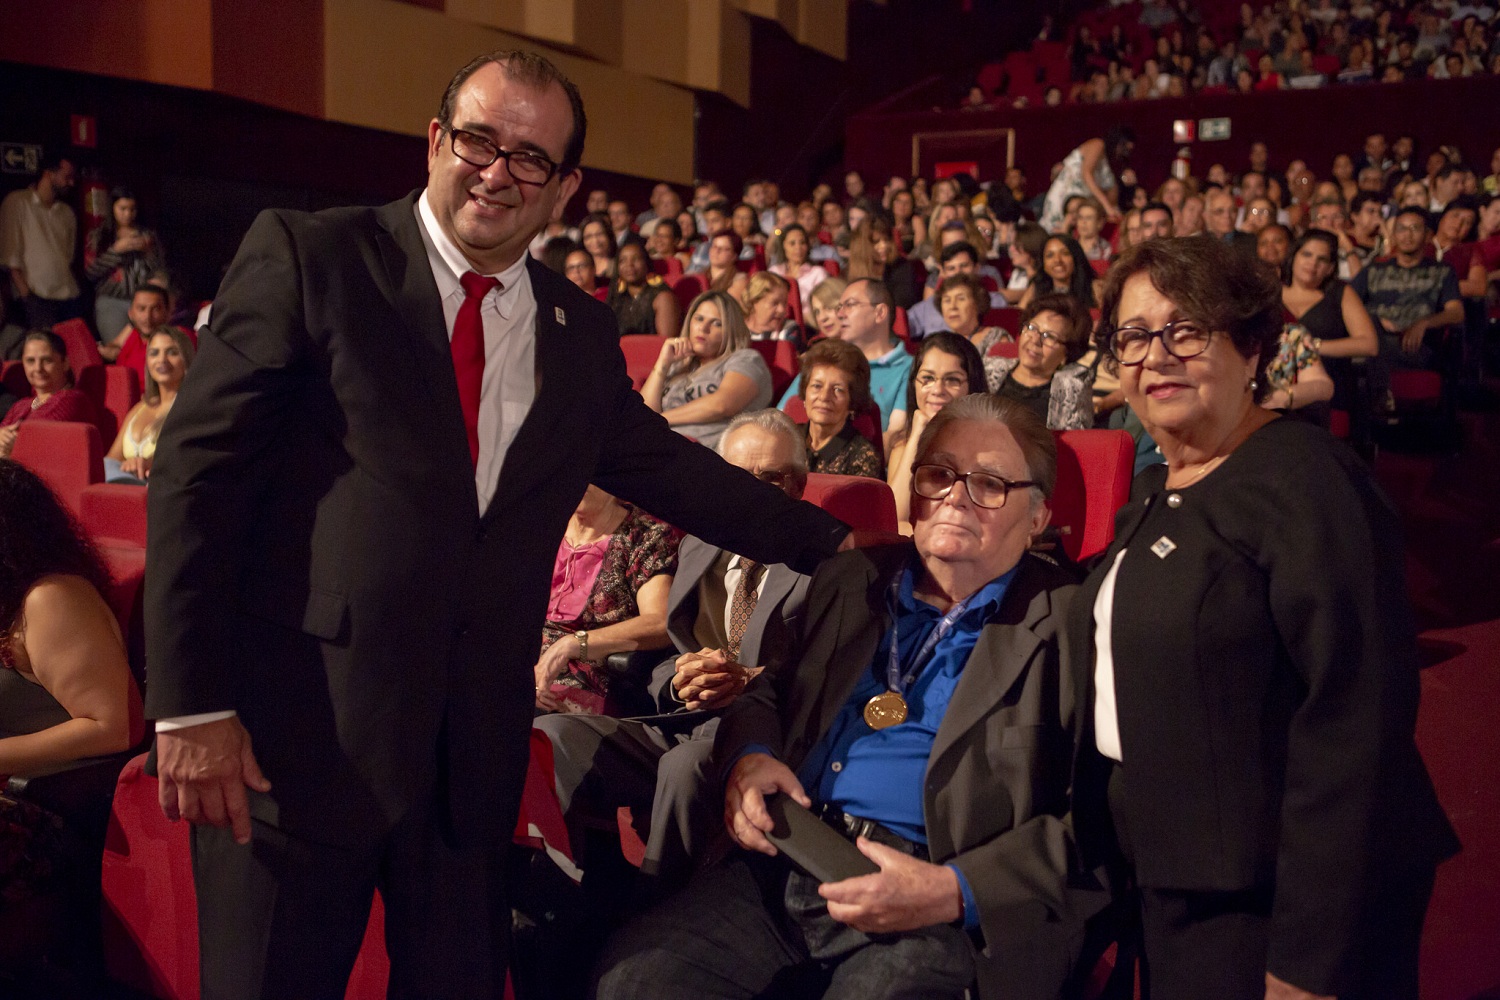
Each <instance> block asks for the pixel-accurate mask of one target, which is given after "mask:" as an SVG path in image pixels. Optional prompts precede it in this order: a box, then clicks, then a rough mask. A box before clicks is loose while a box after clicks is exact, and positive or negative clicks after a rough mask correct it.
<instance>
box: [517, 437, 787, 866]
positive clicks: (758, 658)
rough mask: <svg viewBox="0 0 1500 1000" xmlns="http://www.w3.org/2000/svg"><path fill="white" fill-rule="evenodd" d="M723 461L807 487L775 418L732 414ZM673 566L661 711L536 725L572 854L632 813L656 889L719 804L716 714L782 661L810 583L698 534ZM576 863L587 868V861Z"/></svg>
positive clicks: (657, 685) (660, 677) (658, 675)
mask: <svg viewBox="0 0 1500 1000" xmlns="http://www.w3.org/2000/svg"><path fill="white" fill-rule="evenodd" d="M719 454H720V455H722V456H723V457H724V459H725V461H727V462H729V464H731V465H737V466H739V467H740V468H742V469H745V470H747V471H749V472H751V473H753V474H754V475H755V476H757V477H758V478H760V479H761V480H763V481H765V482H768V483H771V484H773V485H775V486H777V487H779V488H780V489H782V490H783V491H785V492H786V494H787V495H788V496H790V497H791V498H792V499H794V500H796V499H800V498H801V496H802V490H803V487H805V486H806V485H807V449H806V447H805V446H804V444H803V441H802V434H801V432H800V430H799V429H798V428H797V426H796V425H795V424H793V423H792V421H791V419H790V418H789V417H787V415H786V414H784V413H782V412H781V411H779V410H760V411H758V412H754V413H742V414H740V415H739V416H737V417H735V418H734V419H733V420H732V421H730V423H729V427H728V428H727V429H726V430H725V431H724V434H723V436H722V437H721V438H720V439H719ZM677 562H678V568H677V575H676V577H675V578H674V579H673V582H672V589H671V592H670V594H669V595H668V597H667V632H668V634H669V635H670V636H671V638H672V642H673V644H674V645H675V646H676V647H677V652H678V653H679V654H681V655H675V656H672V657H669V658H667V659H666V660H664V661H663V662H662V664H661V665H660V666H659V667H657V668H656V670H655V672H654V674H653V675H652V682H651V695H652V698H653V699H654V700H655V702H656V705H657V708H658V709H659V711H660V712H661V713H662V714H660V715H656V716H648V717H644V718H638V719H611V718H607V717H604V716H597V715H570V714H556V715H548V716H543V717H542V718H540V719H538V720H537V721H536V724H535V728H537V729H540V730H541V731H542V732H543V733H545V734H546V736H547V738H548V739H549V740H551V741H552V749H553V758H554V774H555V777H556V786H557V795H558V799H559V802H560V804H561V806H562V809H563V815H564V817H565V818H566V819H567V821H568V825H569V830H570V835H571V840H572V844H573V848H574V852H575V854H577V853H579V852H580V849H581V845H582V844H583V843H584V842H585V838H584V837H583V836H582V833H583V830H584V829H585V828H586V827H588V826H590V825H595V826H598V825H603V826H606V827H609V826H613V824H614V822H615V815H616V810H617V809H618V808H619V807H620V806H629V807H630V809H631V814H632V817H633V818H634V820H635V823H636V826H637V829H638V830H639V831H640V832H641V834H642V836H643V838H644V839H645V840H646V856H645V860H644V862H643V863H642V866H641V867H642V870H644V871H645V872H647V873H648V874H653V875H656V876H657V881H658V883H659V884H658V887H657V891H664V890H665V889H667V888H672V889H675V888H679V887H680V886H681V884H682V882H684V881H685V880H686V878H687V876H688V875H689V874H690V873H691V869H692V861H693V856H694V854H695V852H699V851H701V848H702V845H703V843H704V840H705V839H706V837H707V836H708V835H711V834H712V831H713V829H714V826H715V824H716V821H717V818H718V815H719V803H718V800H717V798H716V797H714V796H710V795H708V794H706V793H707V791H708V783H707V781H706V779H705V777H704V766H705V764H706V763H707V761H708V757H709V751H710V750H711V749H712V748H713V738H714V733H715V732H716V731H717V729H718V725H719V715H720V712H721V711H722V710H723V709H724V708H725V707H726V706H728V705H729V704H730V703H731V702H733V701H734V700H735V698H736V697H738V695H739V694H740V692H742V691H743V690H744V689H745V685H746V683H747V682H748V681H749V680H750V679H751V678H752V677H754V676H755V675H756V674H758V673H759V672H760V671H761V669H762V668H763V666H764V665H765V664H766V663H768V662H772V661H775V662H781V661H783V660H784V659H785V656H786V647H787V645H788V643H789V640H790V636H789V632H788V626H787V620H788V619H789V618H791V617H793V616H794V615H796V614H797V613H798V612H799V611H800V610H801V608H802V602H803V600H804V599H805V598H806V596H807V583H808V579H809V578H808V577H807V576H805V575H803V574H801V573H797V572H795V571H793V570H792V569H791V568H790V567H788V566H784V565H782V564H780V563H777V564H776V565H773V566H761V565H759V564H758V563H752V562H750V561H749V560H747V559H743V558H742V557H740V556H737V555H735V554H734V553H731V552H726V551H725V550H723V549H720V548H716V547H715V546H713V545H710V544H709V543H707V542H705V541H703V540H702V539H700V538H694V537H688V538H685V539H683V541H682V544H681V546H680V547H679V548H678V556H677ZM747 569H748V570H749V573H748V575H747ZM648 831H649V832H648ZM577 860H578V861H579V862H580V863H581V864H583V865H584V866H585V867H587V866H588V860H587V858H583V857H579V858H578V859H577Z"/></svg>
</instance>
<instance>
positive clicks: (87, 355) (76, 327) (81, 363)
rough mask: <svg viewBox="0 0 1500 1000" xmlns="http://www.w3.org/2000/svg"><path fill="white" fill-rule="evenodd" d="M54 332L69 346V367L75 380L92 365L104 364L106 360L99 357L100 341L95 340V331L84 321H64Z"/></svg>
mask: <svg viewBox="0 0 1500 1000" xmlns="http://www.w3.org/2000/svg"><path fill="white" fill-rule="evenodd" d="M52 332H53V333H55V334H57V335H58V336H59V337H61V338H62V339H63V343H64V344H67V345H68V367H69V368H71V369H73V377H74V378H77V377H78V376H79V374H80V373H81V372H82V371H83V370H84V369H85V368H87V367H89V366H90V365H102V364H104V359H103V358H102V357H100V356H99V341H97V340H95V339H94V333H93V331H92V330H90V329H89V325H88V324H87V323H85V322H84V321H83V320H81V319H69V320H64V321H63V322H61V323H58V324H57V325H56V326H54V327H53V328H52Z"/></svg>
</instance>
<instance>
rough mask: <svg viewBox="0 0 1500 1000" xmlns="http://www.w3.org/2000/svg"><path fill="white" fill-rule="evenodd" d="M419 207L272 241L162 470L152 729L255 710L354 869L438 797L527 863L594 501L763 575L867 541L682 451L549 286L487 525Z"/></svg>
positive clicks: (230, 295)
mask: <svg viewBox="0 0 1500 1000" xmlns="http://www.w3.org/2000/svg"><path fill="white" fill-rule="evenodd" d="M416 197H417V194H416V193H413V194H412V195H410V196H408V197H407V198H406V199H403V200H402V201H398V202H394V203H392V204H389V205H386V206H384V207H381V208H377V209H370V208H349V209H335V210H331V211H326V212H320V213H317V214H305V213H298V212H283V211H269V212H264V213H262V214H261V215H260V217H259V218H257V219H256V221H255V223H254V225H253V226H252V227H251V229H250V231H249V233H248V234H247V235H246V237H245V240H244V242H243V244H242V245H241V247H240V250H239V253H238V254H237V255H236V257H235V261H234V263H233V265H232V266H231V268H230V271H229V273H228V275H227V276H226V278H225V281H224V285H223V287H222V288H221V290H220V293H219V296H218V297H217V299H216V300H215V304H214V316H213V320H212V323H211V324H210V329H209V331H208V333H207V334H206V335H205V336H204V337H203V342H202V344H201V345H200V347H199V353H198V356H197V358H196V359H195V363H194V365H193V373H192V378H191V379H189V380H187V381H186V382H185V384H184V387H183V390H182V394H181V398H180V399H179V400H178V401H177V404H176V405H175V406H174V407H173V412H172V415H171V417H170V419H169V420H168V421H167V422H166V425H165V427H164V428H163V432H162V435H161V440H160V443H159V444H158V446H157V454H156V459H155V464H154V466H153V469H152V486H151V494H150V499H149V505H150V539H149V562H150V566H151V572H150V574H148V576H149V578H148V580H147V583H146V615H147V618H146V628H147V657H148V677H149V685H148V694H147V712H148V714H149V715H150V716H151V717H153V718H161V717H167V716H177V715H184V714H193V713H199V712H208V711H216V710H221V709H234V710H236V711H237V712H238V713H239V715H240V717H241V719H242V720H243V722H244V724H245V726H246V727H247V728H248V730H249V732H250V734H251V736H252V738H253V740H254V749H255V752H256V754H257V756H258V758H259V760H260V762H261V765H262V767H263V769H264V771H265V773H266V775H267V777H269V778H270V780H271V782H272V783H273V785H274V788H273V790H272V793H271V795H270V796H269V797H264V798H262V797H257V798H256V801H255V803H254V805H253V809H254V810H255V811H256V814H257V816H258V818H261V819H263V820H266V821H268V822H271V823H277V824H280V825H282V826H283V827H284V828H285V829H287V830H288V831H295V832H297V833H299V834H300V835H302V836H306V837H310V838H313V839H317V840H321V841H324V842H331V843H353V842H358V841H360V840H362V839H364V838H368V837H370V836H371V835H372V834H378V832H379V831H382V830H384V829H386V828H387V827H388V826H389V824H391V823H392V822H394V821H395V820H396V819H397V818H399V817H400V816H401V815H402V814H403V813H404V812H406V811H407V809H408V808H409V807H410V806H411V805H412V803H413V802H414V801H415V800H416V799H417V798H418V797H419V796H420V795H422V794H424V793H425V792H426V790H428V789H430V788H432V787H433V786H434V783H435V782H437V781H438V779H439V777H440V775H441V776H442V777H443V779H444V780H443V783H442V784H441V786H440V788H441V790H442V791H443V792H444V793H445V801H446V802H447V803H448V804H449V808H450V809H451V817H452V819H453V821H454V823H455V825H456V829H457V830H458V831H459V832H460V834H461V835H463V836H465V837H477V838H488V839H497V840H498V839H504V838H507V837H508V836H509V833H510V824H511V823H513V821H514V817H515V812H516V809H517V808H518V802H519V795H520V789H521V785H522V779H523V776H524V772H525V768H526V761H527V737H528V733H529V731H530V728H531V716H532V708H533V690H532V689H533V686H534V685H533V680H532V675H531V665H532V664H533V663H534V662H535V659H536V656H537V649H538V638H537V637H538V634H539V633H538V629H539V628H540V625H541V622H542V621H543V618H544V616H545V609H546V601H547V589H548V580H549V574H550V568H551V566H552V562H553V559H554V558H555V555H556V552H557V546H558V542H559V540H560V539H561V537H562V533H563V529H564V527H565V525H566V523H567V520H568V517H569V515H570V514H571V512H572V511H573V509H574V508H575V507H576V506H577V503H578V501H579V499H580V498H581V497H582V495H583V492H584V488H585V486H586V485H587V484H588V483H589V482H590V481H593V482H596V483H598V484H599V485H600V486H601V487H602V488H604V489H605V490H607V491H609V492H611V493H613V494H616V495H618V496H620V497H623V498H625V499H627V500H630V501H633V502H635V503H637V504H638V505H640V506H641V507H643V508H645V509H646V510H647V511H649V512H651V513H653V514H655V515H656V516H658V517H661V518H663V519H665V520H667V521H669V522H671V523H673V524H675V525H677V526H678V527H680V528H682V529H684V530H686V531H688V532H691V533H693V534H697V535H701V536H703V537H706V538H711V539H714V540H716V541H717V542H719V543H720V544H724V545H727V546H730V547H732V548H734V549H735V550H736V551H740V552H745V553H747V554H749V555H751V556H753V557H754V558H756V559H759V560H762V561H765V562H787V563H793V564H801V565H804V566H810V565H812V564H815V563H816V561H817V560H818V559H819V558H820V557H821V556H822V555H824V554H825V553H827V552H828V551H831V550H832V549H833V548H834V547H835V546H836V544H837V542H838V540H839V538H840V536H841V535H842V533H843V531H844V529H843V527H842V526H841V525H840V524H839V522H837V521H835V520H834V519H833V518H831V517H829V516H828V515H826V514H824V513H822V512H821V511H818V510H816V509H815V508H813V507H811V506H810V505H807V504H798V503H793V502H791V501H789V500H788V499H787V498H786V497H785V495H784V494H782V493H781V492H780V491H778V490H776V489H775V488H773V487H770V486H766V485H764V484H761V483H758V482H756V481H755V480H754V478H753V477H752V476H750V475H748V474H747V473H745V472H743V471H741V470H739V469H735V468H733V467H731V466H729V465H728V464H726V463H725V462H723V461H722V460H721V459H720V458H719V457H718V456H717V455H715V454H713V453H712V452H711V451H709V450H708V449H705V448H702V447H700V446H698V445H695V444H692V443H691V442H688V441H687V440H685V439H684V438H682V437H681V436H680V435H678V434H676V433H674V432H672V431H671V430H670V429H669V428H668V427H667V425H666V423H665V421H663V420H662V419H661V418H660V416H659V415H657V414H654V413H652V412H651V411H650V410H648V409H647V408H646V407H645V405H644V404H643V403H642V402H641V400H640V397H639V396H638V395H637V394H636V393H634V392H632V391H631V388H630V382H629V379H628V377H627V376H626V374H625V367H624V360H623V357H622V356H621V354H620V351H619V347H618V333H617V329H616V326H615V321H614V317H613V315H612V314H611V313H610V311H609V309H608V307H606V306H605V305H603V304H602V303H599V302H597V301H595V300H594V299H593V298H591V297H590V296H587V295H585V294H583V293H582V292H580V291H578V290H577V289H576V288H575V287H573V286H572V285H571V284H570V283H569V282H567V281H566V280H564V279H563V278H562V277H561V276H559V275H556V274H554V273H552V272H551V271H548V270H547V269H545V268H543V267H541V266H539V265H537V264H536V262H535V261H529V262H528V263H529V268H528V273H529V275H530V280H531V283H532V288H533V291H534V293H535V297H536V302H537V324H536V338H537V341H536V377H537V395H536V400H535V403H534V405H533V406H532V408H531V411H530V413H529V414H528V416H527V417H526V419H525V421H524V423H523V424H522V426H521V428H520V430H519V432H518V433H517V435H516V437H515V439H514V441H513V443H512V444H511V446H510V450H509V452H508V453H507V456H506V460H505V464H504V467H503V469H502V471H501V474H500V480H499V485H498V487H497V489H496V492H495V495H494V497H493V499H492V500H491V503H490V505H489V507H488V511H487V513H486V514H485V515H484V516H483V517H482V518H481V517H480V515H479V513H478V507H477V503H476V499H475V490H474V471H473V466H472V463H471V459H470V456H469V453H468V448H467V439H466V437H465V433H464V429H463V420H462V416H461V410H460V407H459V402H458V393H457V388H456V383H455V379H454V375H453V366H452V361H451V355H450V352H449V345H448V333H447V328H446V325H445V322H444V318H443V312H442V308H441V304H440V302H439V299H438V293H437V286H436V283H435V282H434V279H433V275H432V270H431V266H430V264H429V262H428V258H427V253H426V250H425V248H424V245H423V242H422V238H421V232H420V230H419V228H418V224H417V220H416V215H415V212H414V205H415V199H416Z"/></svg>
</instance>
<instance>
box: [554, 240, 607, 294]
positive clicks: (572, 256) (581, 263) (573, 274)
mask: <svg viewBox="0 0 1500 1000" xmlns="http://www.w3.org/2000/svg"><path fill="white" fill-rule="evenodd" d="M563 275H564V276H565V277H566V278H567V279H568V280H569V281H571V282H572V283H573V284H575V285H577V286H578V287H579V288H580V289H581V290H582V291H585V292H587V293H588V294H590V295H593V294H594V292H595V290H596V289H597V288H598V287H599V280H598V278H597V276H596V273H595V271H594V255H593V254H591V253H589V252H588V251H587V250H585V249H583V247H574V248H573V249H572V250H569V251H568V255H567V256H566V257H564V258H563Z"/></svg>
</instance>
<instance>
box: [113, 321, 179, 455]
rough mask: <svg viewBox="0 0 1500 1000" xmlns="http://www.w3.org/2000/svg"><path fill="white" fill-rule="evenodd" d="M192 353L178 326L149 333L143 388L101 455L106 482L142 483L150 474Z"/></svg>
mask: <svg viewBox="0 0 1500 1000" xmlns="http://www.w3.org/2000/svg"><path fill="white" fill-rule="evenodd" d="M194 353H196V352H195V350H194V347H193V342H192V341H191V340H189V339H188V336H187V334H186V333H184V332H183V331H181V330H178V329H176V328H168V329H166V330H161V331H159V332H157V333H156V334H155V335H153V336H152V338H151V343H150V344H148V345H147V347H146V390H145V393H144V394H143V396H142V398H141V401H140V402H139V403H137V404H135V406H133V407H131V408H130V412H129V413H127V414H125V419H124V420H122V421H120V432H119V434H117V435H116V436H115V441H114V444H112V445H110V448H109V451H108V452H107V453H106V454H105V456H104V481H105V482H107V483H121V482H124V483H144V482H145V481H146V480H147V479H148V478H149V477H150V475H151V459H152V457H153V456H154V455H155V454H156V437H157V435H158V434H160V433H161V424H162V421H163V420H165V419H166V418H167V414H168V413H169V412H171V409H172V404H173V403H175V402H176V401H177V390H178V389H179V388H180V387H181V386H182V380H183V378H184V377H186V375H187V370H188V368H190V367H191V366H192V363H193V355H194Z"/></svg>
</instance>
